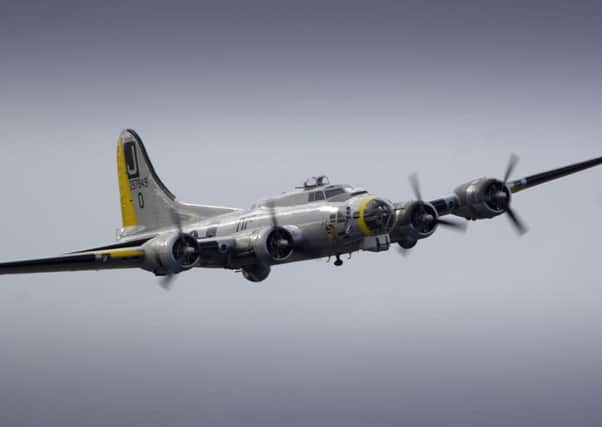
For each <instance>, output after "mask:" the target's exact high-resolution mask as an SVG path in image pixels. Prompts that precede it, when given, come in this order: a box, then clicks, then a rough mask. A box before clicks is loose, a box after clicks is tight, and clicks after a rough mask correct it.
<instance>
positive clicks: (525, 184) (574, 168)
mask: <svg viewBox="0 0 602 427" xmlns="http://www.w3.org/2000/svg"><path fill="white" fill-rule="evenodd" d="M599 165H602V157H598V158H596V159H591V160H586V161H585V162H580V163H575V164H572V165H569V166H565V167H562V168H558V169H552V170H550V171H547V172H542V173H538V174H535V175H531V176H527V177H525V178H521V179H517V180H516V181H510V182H509V183H508V186H509V188H510V191H512V192H513V193H518V192H519V191H523V190H526V189H527V188H531V187H535V186H536V185H540V184H544V183H546V182H549V181H553V180H555V179H558V178H562V177H564V176H567V175H571V174H574V173H577V172H581V171H583V170H586V169H589V168H593V167H594V166H599Z"/></svg>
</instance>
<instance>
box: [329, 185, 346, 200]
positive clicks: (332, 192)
mask: <svg viewBox="0 0 602 427" xmlns="http://www.w3.org/2000/svg"><path fill="white" fill-rule="evenodd" d="M343 193H345V190H344V189H342V188H340V187H339V188H333V189H331V190H326V198H327V199H331V198H333V197H335V196H338V195H339V194H343Z"/></svg>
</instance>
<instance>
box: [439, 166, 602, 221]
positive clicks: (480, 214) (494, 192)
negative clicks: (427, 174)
mask: <svg viewBox="0 0 602 427" xmlns="http://www.w3.org/2000/svg"><path fill="white" fill-rule="evenodd" d="M516 160H517V159H514V160H513V161H511V164H510V165H509V167H508V170H507V172H506V175H508V174H509V173H510V172H511V171H512V169H513V168H514V165H515V163H516ZM599 165H602V157H597V158H595V159H590V160H586V161H584V162H579V163H574V164H572V165H568V166H564V167H561V168H557V169H552V170H549V171H546V172H541V173H538V174H535V175H530V176H526V177H524V178H521V179H517V180H512V181H501V180H498V179H494V178H480V179H476V180H473V181H470V182H468V183H466V184H463V185H461V186H459V187H457V188H456V189H455V190H454V193H455V194H454V195H452V196H449V197H445V198H441V199H437V200H433V201H431V202H430V203H431V204H432V205H433V206H434V207H435V209H436V210H437V212H438V213H439V215H447V214H452V215H458V216H462V217H465V218H468V219H484V218H492V217H494V216H497V215H499V214H502V213H504V212H509V211H510V212H511V210H510V199H511V197H510V196H511V194H514V193H518V192H520V191H523V190H526V189H528V188H531V187H535V186H537V185H540V184H544V183H546V182H550V181H553V180H555V179H559V178H562V177H565V176H567V175H571V174H574V173H577V172H581V171H584V170H586V169H589V168H593V167H595V166H599ZM504 193H506V194H505V195H504Z"/></svg>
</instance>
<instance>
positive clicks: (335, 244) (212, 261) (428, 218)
mask: <svg viewBox="0 0 602 427" xmlns="http://www.w3.org/2000/svg"><path fill="white" fill-rule="evenodd" d="M517 161H518V159H517V157H515V156H513V157H511V159H510V163H509V165H508V168H507V170H506V173H505V175H504V177H503V178H502V179H496V178H479V179H475V180H472V181H469V182H467V183H466V184H463V185H460V186H459V187H457V188H456V189H455V190H454V191H453V193H452V194H451V195H449V196H447V197H443V198H439V199H436V200H432V201H425V200H423V199H422V195H421V194H420V189H419V185H418V180H417V178H416V176H413V177H411V184H412V187H413V189H414V193H415V196H416V199H415V200H412V201H407V202H392V201H390V200H388V199H386V198H383V197H379V196H376V195H373V194H370V193H368V192H367V191H365V190H363V189H361V188H355V187H351V186H348V185H332V184H330V183H329V182H328V179H327V178H326V177H325V176H320V177H316V178H311V179H309V180H307V181H306V182H305V184H304V185H303V187H300V188H297V189H296V190H295V191H292V192H289V193H285V194H282V195H279V196H276V197H273V198H270V199H266V200H261V201H259V202H257V203H256V204H254V205H253V206H251V207H250V208H249V209H236V208H228V207H218V206H207V205H193V204H187V203H182V202H180V201H178V200H176V197H175V196H174V195H173V193H172V192H171V191H169V190H168V189H167V187H166V186H165V184H163V182H162V181H161V179H159V177H158V175H157V173H156V172H155V169H154V168H153V165H152V164H151V162H150V159H149V157H148V153H147V151H146V149H145V147H144V144H143V143H142V140H141V139H140V137H139V136H138V135H137V134H136V132H134V131H133V130H131V129H128V130H124V131H123V132H122V133H121V136H120V137H119V140H118V141H117V173H118V178H119V192H120V200H121V216H122V228H121V229H120V230H119V237H118V240H117V242H115V243H113V244H110V245H107V246H101V247H97V248H92V249H86V250H83V251H77V252H72V253H69V254H66V255H62V256H58V257H53V258H44V259H32V260H25V261H14V262H7V263H2V264H0V274H18V273H44V272H58V271H76V270H105V269H120V268H141V269H144V270H147V271H150V272H152V273H154V274H155V275H157V276H163V277H164V279H163V280H162V284H163V285H164V286H168V285H169V284H170V282H171V280H172V279H173V278H174V277H175V275H177V274H179V273H181V272H183V271H187V270H190V269H192V268H195V267H207V268H225V269H230V270H236V271H240V272H242V275H243V276H244V277H245V278H246V279H248V280H250V281H252V282H260V281H262V280H265V279H266V278H267V277H268V275H269V274H270V270H271V268H272V266H274V265H279V264H286V263H289V262H294V261H304V260H308V259H313V258H321V257H331V256H334V257H336V261H335V265H337V266H339V265H342V263H343V262H342V260H341V259H340V256H341V255H342V254H351V253H352V252H355V251H359V250H365V251H373V252H380V251H385V250H388V249H389V247H390V245H391V244H394V243H397V244H398V245H399V246H400V247H401V248H402V249H403V250H407V249H410V248H412V247H414V246H415V245H416V243H417V242H418V241H419V240H421V239H425V238H427V237H430V236H431V235H433V233H434V232H435V231H436V229H437V227H438V226H445V227H451V228H455V229H458V230H464V229H465V222H458V221H454V220H450V219H447V218H443V217H444V216H447V215H454V216H457V217H461V218H464V219H468V220H480V219H487V218H493V217H496V216H499V215H502V214H506V215H508V217H509V219H510V220H511V222H512V224H514V226H515V228H516V230H517V232H518V233H520V234H522V233H524V232H525V231H526V228H525V226H524V225H523V224H522V222H521V221H520V219H519V217H518V216H517V214H516V213H515V212H514V210H513V209H512V207H511V202H512V197H513V195H514V194H515V193H518V192H519V191H522V190H526V189H528V188H531V187H534V186H536V185H539V184H543V183H545V182H548V181H551V180H554V179H557V178H561V177H563V176H566V175H570V174H572V173H575V172H580V171H582V170H585V169H588V168H591V167H594V166H598V165H600V164H602V157H599V158H596V159H592V160H588V161H585V162H581V163H576V164H573V165H570V166H566V167H563V168H559V169H554V170H551V171H548V172H543V173H539V174H536V175H531V176H528V177H525V178H522V179H517V180H511V179H510V176H511V174H512V171H513V170H514V167H515V166H516V163H517Z"/></svg>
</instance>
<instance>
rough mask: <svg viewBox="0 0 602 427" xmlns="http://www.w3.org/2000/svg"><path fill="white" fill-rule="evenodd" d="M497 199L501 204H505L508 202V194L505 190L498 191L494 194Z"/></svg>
mask: <svg viewBox="0 0 602 427" xmlns="http://www.w3.org/2000/svg"><path fill="white" fill-rule="evenodd" d="M493 197H494V198H495V201H496V202H497V203H498V204H500V205H505V204H506V203H507V202H508V194H506V192H505V191H498V192H497V193H495V195H494V196H493Z"/></svg>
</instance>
